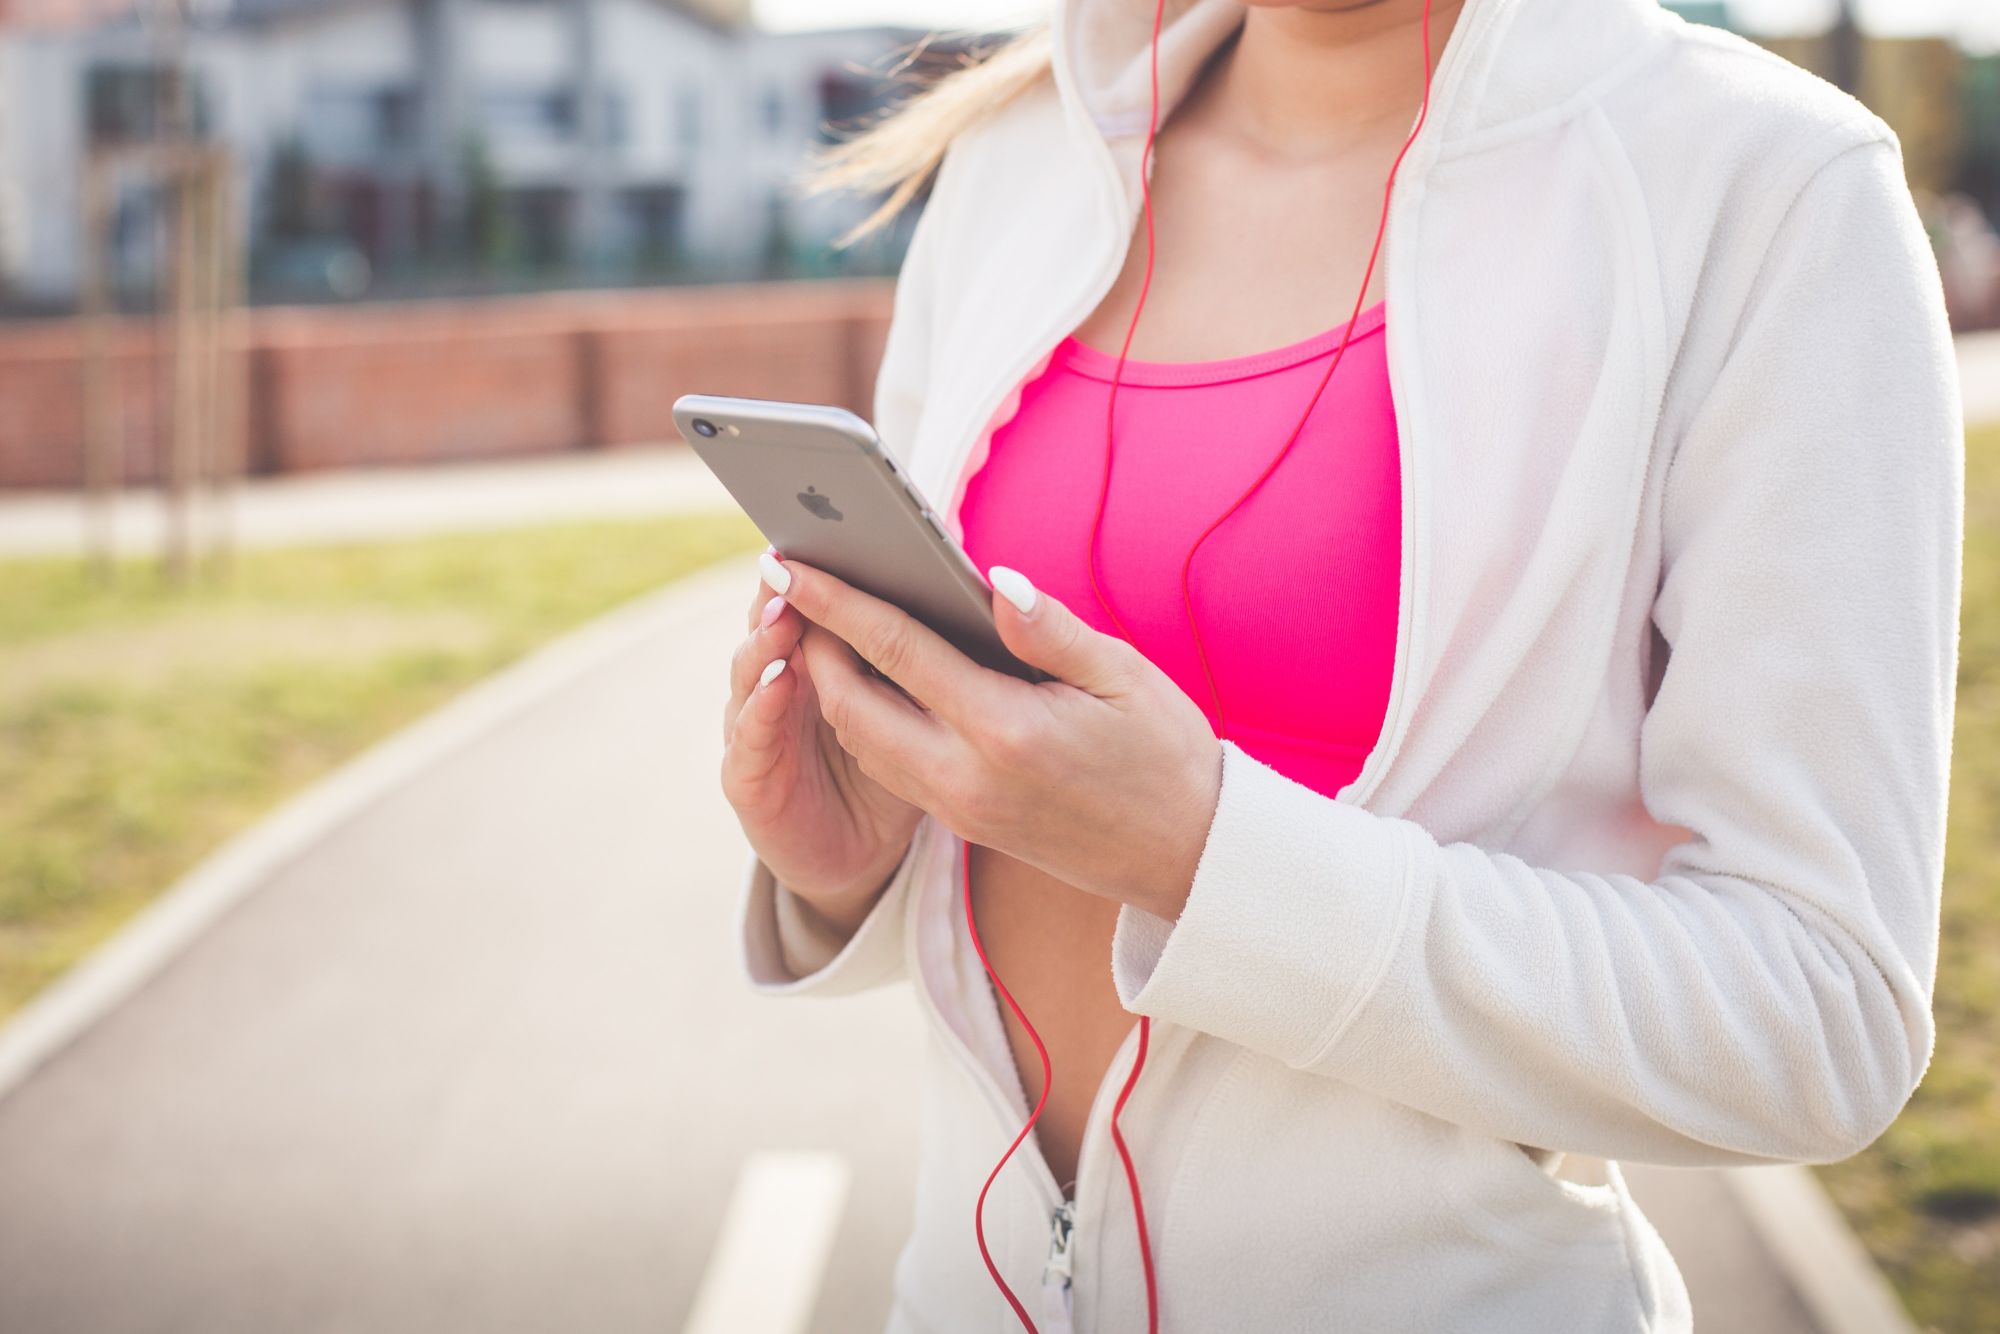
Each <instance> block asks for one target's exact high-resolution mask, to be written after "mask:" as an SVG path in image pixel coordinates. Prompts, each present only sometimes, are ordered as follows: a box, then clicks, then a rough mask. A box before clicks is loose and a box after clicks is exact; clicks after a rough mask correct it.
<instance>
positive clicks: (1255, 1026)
mask: <svg viewBox="0 0 2000 1334" xmlns="http://www.w3.org/2000/svg"><path fill="white" fill-rule="evenodd" d="M1222 757H1223V758H1222V790H1221V794H1220V797H1219V798H1218V800H1217V802H1216V807H1215V815H1214V818H1213V819H1212V820H1211V822H1210V824H1209V829H1208V838H1207V841H1206V842H1205V843H1204V844H1203V845H1202V850H1201V858H1200V862H1199V864H1198V865H1197V866H1196V868H1195V874H1194V882H1193V885H1192V887H1191V888H1190V889H1189V891H1188V897H1187V903H1186V905H1185V906H1184V907H1183V908H1182V909H1181V912H1180V916H1179V917H1178V918H1176V919H1174V920H1172V921H1169V920H1167V919H1166V918H1163V917H1161V916H1159V915H1158V914H1156V913H1152V912H1149V911H1147V910H1146V909H1144V908H1139V907H1136V906H1134V905H1132V904H1130V903H1127V904H1125V905H1123V906H1122V907H1121V908H1120V909H1119V912H1118V922H1117V927H1116V930H1115V931H1114V933H1113V935H1112V940H1111V974H1112V980H1113V983H1114V984H1115V985H1116V987H1117V990H1118V998H1119V1000H1120V1001H1122V1002H1123V1003H1124V1005H1125V1008H1126V1009H1128V1010H1130V1011H1132V1012H1133V1013H1135V1014H1143V1015H1150V1016H1151V1017H1153V1018H1155V1019H1160V1020H1163V1021H1166V1022H1170V1023H1176V1024H1180V1025H1182V1026H1184V1027H1187V1028H1193V1029H1199V1030H1200V1031H1202V1032H1205V1033H1209V1034H1212V1035H1214V1036H1216V1037H1219V1038H1222V1039H1225V1040H1226V1041H1229V1042H1234V1043H1237V1044H1238V1045H1240V1046H1244V1047H1249V1048H1252V1049H1254V1050H1256V1051H1260V1052H1263V1053H1264V1054H1266V1055H1268V1056H1272V1057H1275V1058H1276V1059H1278V1060H1281V1061H1284V1062H1285V1063H1286V1064H1288V1065H1291V1066H1293V1067H1295V1068H1303V1067H1305V1066H1307V1065H1309V1064H1310V1063H1311V1062H1313V1061H1314V1059H1315V1058H1317V1057H1319V1056H1321V1055H1322V1054H1323V1053H1324V1052H1326V1051H1327V1050H1328V1049H1329V1048H1330V1047H1331V1046H1332V1044H1333V1042H1334V1041H1335V1039H1336V1038H1337V1037H1338V1035H1339V1034H1340V1032H1341V1031H1343V1030H1344V1029H1345V1027H1346V1026H1347V1024H1348V1023H1349V1022H1350V1020H1351V1019H1352V1017H1353V1016H1354V1014H1355V1013H1356V1012H1357V1011H1359V1009H1360V1008H1361V1006H1362V1004H1363V1003H1364V1002H1365V1001H1366V1000H1367V998H1368V996H1369V995H1370V994H1371V993H1372V992H1373V991H1374V989H1375V986H1376V984H1377V982H1379V980H1380V975H1381V972H1382V969H1383V968H1384V967H1385V966H1386V964H1387V962H1388V960H1389V958H1390V957H1391V955H1392V953H1393V950H1394V947H1395V943H1396V937H1397V936H1398V935H1399V934H1400V933H1401V931H1402V924H1403V916H1404V908H1405V904H1406V900H1407V898H1408V894H1407V878H1408V877H1407V857H1406V855H1405V849H1404V844H1403V835H1402V833H1401V831H1400V829H1399V826H1398V823H1397V822H1396V821H1393V820H1384V819H1383V818H1381V817H1380V816H1377V815H1374V814H1371V813H1370V812H1368V811H1365V810H1362V809H1361V808H1360V807H1358V806H1354V805H1351V804H1348V803H1345V802H1338V801H1334V800H1333V799H1331V798H1330V797H1327V796H1324V795H1323V794H1321V793H1319V792H1316V791H1314V790H1313V789H1311V788H1309V787H1306V786H1305V785H1303V784H1301V783H1298V782H1296V781H1294V780H1292V779H1290V778H1287V777H1286V776H1285V775H1283V774H1281V773H1279V772H1278V771H1277V770H1275V769H1273V768H1271V767H1270V766H1269V765H1267V764H1264V763H1263V762H1262V761H1260V760H1257V759H1255V758H1253V757H1251V756H1250V755H1249V754H1247V753H1245V752H1244V751H1243V750H1242V749H1241V748H1239V747H1238V746H1237V745H1236V743H1235V742H1233V741H1230V740H1228V739H1227V738H1225V739H1224V740H1223V742H1222Z"/></svg>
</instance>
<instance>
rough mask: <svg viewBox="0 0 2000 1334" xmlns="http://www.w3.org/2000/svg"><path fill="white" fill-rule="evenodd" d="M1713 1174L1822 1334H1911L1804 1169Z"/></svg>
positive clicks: (1885, 1284) (1892, 1296) (1911, 1325)
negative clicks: (1740, 1210) (1716, 1176)
mask: <svg viewBox="0 0 2000 1334" xmlns="http://www.w3.org/2000/svg"><path fill="white" fill-rule="evenodd" d="M1719 1175H1720V1176H1721V1178H1722V1182H1723V1184H1724V1185H1725V1186H1726V1187H1728V1189H1729V1193H1730V1195H1731V1196H1732V1197H1733V1198H1734V1199H1735V1200H1736V1202H1737V1204H1738V1205H1739V1206H1741V1208H1742V1210H1743V1213H1744V1215H1745V1217H1747V1218H1748V1219H1749V1221H1750V1227H1751V1230H1752V1231H1754V1232H1755V1233H1756V1234H1757V1236H1758V1237H1759V1239H1761V1240H1762V1241H1763V1243H1764V1245H1765V1247H1766V1248H1767V1249H1768V1250H1769V1251H1770V1252H1771V1257H1772V1259H1774V1260H1775V1261H1777V1263H1778V1267H1779V1268H1780V1269H1782V1270H1783V1271H1784V1274H1785V1278H1786V1279H1787V1280H1788V1281H1789V1282H1790V1283H1791V1285H1792V1288H1793V1290H1794V1291H1796V1292H1797V1293H1798V1294H1799V1300H1801V1301H1803V1302H1804V1303H1805V1305H1806V1309H1807V1310H1808V1311H1810V1312H1811V1313H1812V1318H1813V1321H1814V1322H1815V1323H1816V1324H1817V1325H1818V1326H1819V1328H1820V1330H1821V1331H1822V1334H1918V1330H1917V1326H1916V1323H1915V1322H1914V1321H1912V1320H1911V1319H1910V1317H1909V1314H1908V1313H1907V1312H1906V1311H1904V1310H1903V1304H1902V1302H1901V1301H1900V1300H1899V1299H1898V1298H1897V1296H1896V1292H1895V1289H1894V1288H1892V1287H1890V1286H1889V1280H1888V1279H1887V1278H1885V1277H1884V1276H1883V1274H1882V1271H1881V1270H1880V1269H1877V1268H1876V1267H1875V1262H1874V1260H1872V1259H1871V1258H1869V1255H1868V1252H1867V1251H1866V1250H1865V1249H1863V1247H1862V1245H1861V1240H1860V1238H1858V1237H1856V1236H1855V1235H1854V1232H1853V1229H1851V1228H1849V1227H1848V1226H1847V1220H1846V1219H1845V1218H1843V1217H1842V1216H1841V1213H1840V1209H1839V1207H1838V1206H1836V1205H1835V1204H1834V1202H1833V1198H1832V1197H1831V1196H1830V1195H1828V1194H1827V1193H1826V1187H1824V1186H1822V1185H1821V1184H1820V1181H1819V1178H1818V1177H1816V1176H1814V1175H1813V1171H1812V1169H1811V1168H1809V1167H1802V1166H1799V1165H1797V1164H1792V1163H1786V1164H1783V1165H1779V1166H1772V1167H1732V1168H1727V1169H1725V1170H1724V1171H1722V1172H1721V1173H1719Z"/></svg>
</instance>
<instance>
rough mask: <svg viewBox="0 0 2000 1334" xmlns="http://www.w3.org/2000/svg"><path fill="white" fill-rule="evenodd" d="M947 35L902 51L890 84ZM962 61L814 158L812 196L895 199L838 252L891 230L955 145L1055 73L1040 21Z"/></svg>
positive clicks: (805, 183)
mask: <svg viewBox="0 0 2000 1334" xmlns="http://www.w3.org/2000/svg"><path fill="white" fill-rule="evenodd" d="M942 35H944V34H941V33H937V32H932V33H928V34H926V35H925V36H924V37H922V38H920V39H918V40H917V41H915V42H913V43H911V44H910V45H909V46H908V47H906V48H904V52H905V54H904V55H903V57H902V59H901V60H900V61H899V62H898V63H897V64H896V65H895V66H894V67H893V68H891V69H890V71H889V72H888V76H887V77H889V78H894V77H895V76H896V75H897V74H899V73H901V72H902V71H903V70H905V69H907V68H908V67H909V65H910V63H911V62H912V61H913V60H915V59H916V58H917V57H918V56H919V55H920V54H922V52H923V50H924V48H926V47H927V46H929V45H930V44H931V42H932V41H934V40H935V39H937V38H938V37H939V36H942ZM959 59H960V67H959V68H958V69H954V70H951V71H949V72H948V73H946V74H944V75H941V76H935V77H933V78H931V79H929V80H928V84H929V86H928V87H922V86H921V84H922V83H923V82H925V81H923V80H911V82H917V83H919V84H920V89H919V91H918V92H916V93H914V94H912V95H911V96H909V97H906V98H904V99H903V100H902V101H901V102H899V103H897V104H896V105H895V106H893V107H891V108H889V109H888V110H887V111H886V112H884V113H883V114H881V115H880V116H878V117H877V118H876V120H875V121H874V123H873V124H871V125H869V126H868V127H866V128H865V129H863V130H861V131H860V132H859V133H856V134H854V135H852V136H851V137H848V138H845V139H841V140H838V141H836V142H835V143H833V144H831V145H826V146H819V147H816V148H814V149H813V150H811V151H810V152H809V153H808V158H807V165H806V168H805V170H804V172H803V173H802V174H801V175H800V177H799V178H798V182H797V184H798V186H799V189H800V192H801V193H802V194H804V195H806V196H812V195H819V194H825V193H827V192H829V191H834V190H854V191H858V192H864V193H872V192H874V191H876V190H888V191H889V192H890V194H889V197H888V198H887V199H885V200H884V201H883V202H882V204H881V205H880V206H879V207H878V208H876V210H875V211H874V212H873V213H871V214H869V215H868V216H867V217H866V218H863V219H862V220H861V221H860V222H858V223H856V224H855V225H854V226H853V227H851V228H849V229H848V230H847V231H846V232H845V233H844V234H842V235H841V236H839V237H838V238H836V239H835V240H834V242H833V245H834V248H835V249H845V248H846V247H848V246H850V245H853V244H854V243H855V242H856V241H859V240H861V239H862V238H864V237H866V236H868V235H870V234H871V233H873V232H875V231H876V230H878V229H880V228H881V227H883V226H886V225H887V224H888V222H889V221H890V219H892V218H894V217H895V216H896V215H897V214H898V213H900V212H901V211H902V210H903V208H904V206H905V205H907V204H908V203H909V202H910V200H912V199H913V198H915V197H916V194H917V192H918V190H920V189H921V188H922V187H923V184H924V181H925V180H926V179H928V178H929V176H930V174H931V172H932V170H933V169H934V168H936V166H937V164H938V163H939V162H941V161H942V160H943V158H944V153H945V149H946V148H948V147H950V145H951V141H952V140H953V139H954V138H956V137H957V136H958V135H959V134H960V133H962V132H963V131H964V130H966V129H968V128H970V127H971V126H972V125H973V124H975V123H976V122H977V121H979V120H980V119H981V118H983V117H985V116H986V115H988V114H990V113H991V112H993V111H994V110H996V109H998V108H999V107H1000V106H1002V105H1004V104H1005V103H1006V102H1008V101H1009V100H1011V99H1012V98H1014V97H1015V96H1017V95H1018V94H1020V93H1022V92H1024V91H1026V90H1027V89H1028V88H1030V87H1032V86H1033V85H1034V84H1035V83H1036V82H1037V81H1038V80H1040V79H1041V78H1042V76H1043V75H1045V74H1048V73H1049V72H1050V59H1051V46H1050V28H1049V21H1048V20H1047V19H1046V18H1045V19H1042V20H1039V21H1037V22H1036V23H1034V24H1032V25H1031V26H1029V27H1028V28H1026V29H1024V30H1022V31H1021V32H1020V33H1018V34H1016V35H1015V36H1013V37H1011V38H1009V39H1007V40H1005V41H1003V42H1000V43H999V44H997V45H996V46H994V47H992V48H991V49H989V50H987V51H984V52H980V53H978V54H967V55H962V56H961V57H959Z"/></svg>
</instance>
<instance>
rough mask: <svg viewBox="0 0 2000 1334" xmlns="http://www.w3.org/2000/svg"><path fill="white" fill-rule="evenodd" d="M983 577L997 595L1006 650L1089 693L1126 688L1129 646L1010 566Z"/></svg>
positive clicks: (998, 624)
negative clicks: (1098, 628)
mask: <svg viewBox="0 0 2000 1334" xmlns="http://www.w3.org/2000/svg"><path fill="white" fill-rule="evenodd" d="M986 578H987V580H988V582H990V583H991V584H992V585H993V589H994V591H995V592H997V593H998V594H1000V596H999V597H997V598H995V599H994V600H993V621H994V624H995V626H996V627H998V629H999V631H1000V642H1001V643H1003V644H1005V645H1006V646H1007V651H1008V652H1010V653H1012V654H1013V655H1014V656H1015V657H1017V658H1019V659H1020V660H1021V661H1022V662H1025V663H1027V664H1028V665H1029V666H1030V667H1039V668H1041V669H1042V670H1043V671H1045V672H1048V673H1049V674H1050V675H1052V676H1054V677H1055V678H1056V679H1058V680H1060V681H1064V682H1067V683H1068V684H1070V685H1073V686H1075V687H1077V688H1078V689H1079V690H1087V691H1089V692H1090V693H1091V694H1093V695H1098V696H1105V695H1112V694H1117V693H1119V692H1120V691H1121V690H1122V689H1123V688H1124V686H1125V684H1126V677H1127V675H1128V673H1127V670H1126V669H1127V667H1128V665H1129V664H1128V663H1127V661H1126V659H1127V655H1128V654H1129V653H1130V652H1131V651H1132V646H1131V645H1130V644H1127V643H1126V642H1125V641H1124V640H1122V639H1119V638H1117V637H1116V636H1114V635H1107V634H1105V633H1103V632H1102V631H1100V630H1096V629H1093V628H1092V627H1091V626H1089V625H1087V624H1085V623H1084V621H1083V619H1082V618H1081V617H1079V616H1078V615H1077V614H1076V613H1075V612H1073V611H1071V610H1070V609H1069V608H1068V607H1065V606H1064V605H1063V604H1062V603H1060V602H1058V601H1056V599H1054V598H1052V597H1050V596H1049V595H1048V594H1047V593H1044V592H1042V591H1041V590H1039V589H1037V588H1036V587H1035V586H1034V585H1033V584H1032V583H1030V582H1029V581H1028V576H1027V575H1025V574H1022V573H1021V572H1020V571H1019V570H1016V569H1014V568H1012V567H1011V566H1006V565H995V566H993V567H991V568H990V569H988V570H987V572H986Z"/></svg>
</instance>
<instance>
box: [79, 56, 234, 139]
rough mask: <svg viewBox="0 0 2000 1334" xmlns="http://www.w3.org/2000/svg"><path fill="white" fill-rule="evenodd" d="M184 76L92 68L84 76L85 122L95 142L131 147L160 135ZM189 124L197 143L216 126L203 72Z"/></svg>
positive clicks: (148, 69) (147, 69)
mask: <svg viewBox="0 0 2000 1334" xmlns="http://www.w3.org/2000/svg"><path fill="white" fill-rule="evenodd" d="M179 80H180V71H178V70H176V69H174V68H172V67H171V66H165V65H158V64H118V65H108V64H107V65H93V66H91V67H90V69H89V70H88V71H87V72H86V73H85V74H84V78H83V97H84V122H85V124H86V126H87V127H88V129H89V133H90V137H91V139H92V140H93V141H95V142H97V143H129V142H132V141H134V140H143V139H151V138H154V137H156V136H157V135H158V134H159V132H160V122H161V119H162V118H161V112H162V109H163V108H165V107H166V106H168V105H170V99H172V98H173V97H174V96H175V95H176V92H177V85H178V83H179ZM188 93H189V97H188V116H189V125H190V127H191V128H192V129H193V131H194V133H195V135H196V136H197V137H199V138H207V137H208V135H209V133H210V131H211V129H212V128H213V126H214V120H215V118H214V108H213V106H212V105H211V100H210V95H209V90H208V87H207V85H206V84H205V83H204V82H203V81H202V78H201V76H200V74H199V72H197V73H195V74H194V76H193V78H192V80H191V86H190V88H189V89H188Z"/></svg>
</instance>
